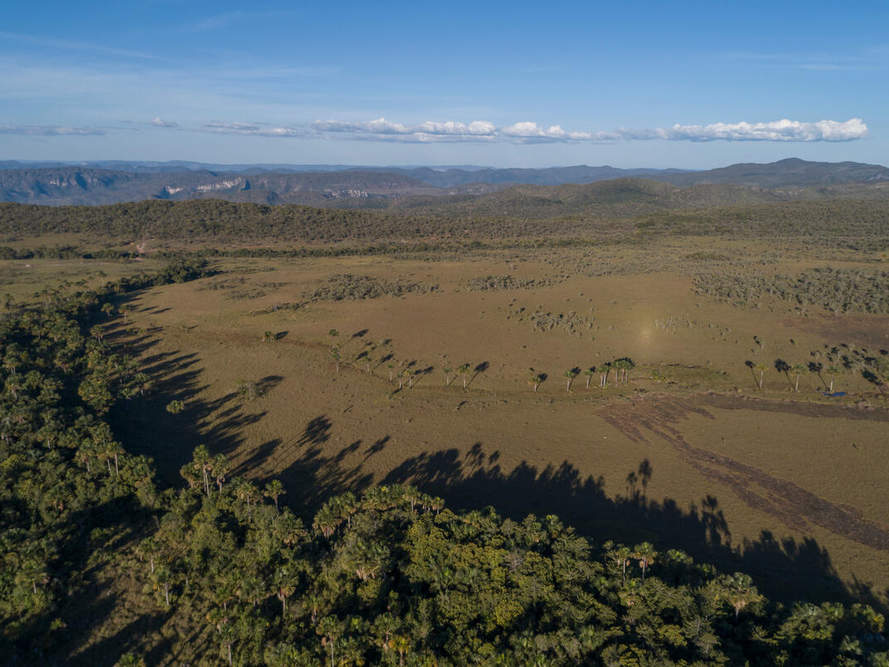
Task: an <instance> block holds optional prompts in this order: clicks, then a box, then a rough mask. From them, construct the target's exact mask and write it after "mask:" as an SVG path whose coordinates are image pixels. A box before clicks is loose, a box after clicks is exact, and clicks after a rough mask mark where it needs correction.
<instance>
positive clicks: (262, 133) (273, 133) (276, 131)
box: [202, 122, 307, 137]
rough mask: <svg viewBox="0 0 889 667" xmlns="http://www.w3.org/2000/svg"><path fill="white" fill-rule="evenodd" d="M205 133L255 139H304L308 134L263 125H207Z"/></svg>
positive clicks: (291, 128) (295, 129)
mask: <svg viewBox="0 0 889 667" xmlns="http://www.w3.org/2000/svg"><path fill="white" fill-rule="evenodd" d="M202 129H203V130H204V131H205V132H215V133H217V134H241V135H248V136H254V137H303V136H305V135H306V134H307V131H306V130H305V129H304V128H300V127H274V126H271V125H265V124H262V123H219V122H214V123H206V124H204V125H203V126H202Z"/></svg>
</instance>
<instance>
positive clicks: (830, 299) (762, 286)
mask: <svg viewBox="0 0 889 667" xmlns="http://www.w3.org/2000/svg"><path fill="white" fill-rule="evenodd" d="M693 282H694V290H695V292H696V293H697V294H702V295H706V296H711V297H714V298H716V299H718V300H720V301H724V302H727V303H731V304H734V305H737V306H752V307H759V304H760V302H761V300H762V299H763V297H765V296H772V297H776V298H778V299H781V300H782V301H786V302H788V303H791V304H793V305H794V306H795V307H801V306H819V307H821V308H824V309H825V310H829V311H831V312H834V313H847V312H859V313H879V314H886V313H889V271H863V270H857V269H832V268H819V269H811V270H809V271H803V272H802V273H800V274H798V275H796V276H788V275H783V274H778V275H774V276H758V275H749V274H726V273H706V274H698V275H696V276H695V277H694V279H693Z"/></svg>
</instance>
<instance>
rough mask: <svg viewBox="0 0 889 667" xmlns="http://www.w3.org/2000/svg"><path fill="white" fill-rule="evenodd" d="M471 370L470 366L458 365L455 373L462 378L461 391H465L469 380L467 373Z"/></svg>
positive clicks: (467, 364)
mask: <svg viewBox="0 0 889 667" xmlns="http://www.w3.org/2000/svg"><path fill="white" fill-rule="evenodd" d="M470 370H472V364H469V363H466V364H460V366H459V367H458V368H457V372H458V373H459V374H460V377H462V378H463V389H466V383H467V381H468V380H469V371H470Z"/></svg>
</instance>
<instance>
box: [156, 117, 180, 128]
mask: <svg viewBox="0 0 889 667" xmlns="http://www.w3.org/2000/svg"><path fill="white" fill-rule="evenodd" d="M151 124H152V125H153V126H154V127H179V123H174V122H173V121H171V120H164V119H163V118H161V117H160V116H155V117H154V118H152V119H151Z"/></svg>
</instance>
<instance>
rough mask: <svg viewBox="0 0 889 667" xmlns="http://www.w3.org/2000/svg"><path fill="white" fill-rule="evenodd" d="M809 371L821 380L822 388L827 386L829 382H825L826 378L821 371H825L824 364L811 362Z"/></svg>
mask: <svg viewBox="0 0 889 667" xmlns="http://www.w3.org/2000/svg"><path fill="white" fill-rule="evenodd" d="M808 369H809V372H810V373H812V374H813V375H817V376H818V379H819V380H821V386H822V387H826V386H827V382H825V381H824V376H823V375H821V371H823V370H824V364H822V363H821V362H820V361H810V362H809V365H808Z"/></svg>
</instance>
